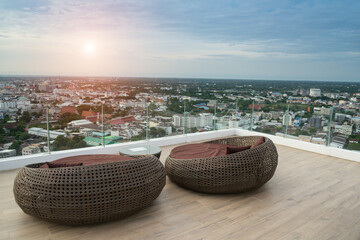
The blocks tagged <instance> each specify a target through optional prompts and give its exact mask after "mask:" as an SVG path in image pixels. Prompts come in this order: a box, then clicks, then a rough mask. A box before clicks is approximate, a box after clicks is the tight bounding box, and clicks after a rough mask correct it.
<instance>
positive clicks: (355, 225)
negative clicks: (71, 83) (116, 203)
mask: <svg viewBox="0 0 360 240" xmlns="http://www.w3.org/2000/svg"><path fill="white" fill-rule="evenodd" d="M172 147H173V146H172ZM172 147H165V148H163V153H162V157H161V160H162V162H164V160H165V158H166V156H167V155H168V154H169V151H170V150H171V148H172ZM277 148H278V151H279V166H278V169H277V171H276V172H275V176H274V177H273V178H272V179H271V180H270V181H269V182H268V183H267V184H265V185H264V186H263V187H262V188H260V189H258V190H256V191H253V192H248V193H244V194H233V195H207V194H200V193H196V192H192V191H189V190H185V189H182V188H180V187H178V186H176V185H175V184H173V183H172V182H170V181H169V180H168V179H167V184H166V186H165V188H164V190H163V192H162V193H161V195H160V196H159V198H158V199H157V200H155V201H154V203H153V204H152V205H151V206H150V207H148V208H147V209H144V210H143V211H141V212H139V213H137V214H135V215H133V216H130V217H128V218H125V219H123V220H119V221H115V222H109V223H104V224H99V225H91V226H84V227H67V226H60V225H57V224H52V223H47V222H44V221H42V220H38V219H36V218H33V217H31V216H28V215H26V214H24V213H23V212H22V210H21V209H20V208H19V207H18V206H17V205H16V203H15V201H14V198H13V193H12V186H13V179H14V178H15V175H16V173H17V171H18V170H11V171H3V172H0V193H1V194H0V226H1V228H0V239H36V240H39V239H66V240H71V239H74V240H81V239H84V240H85V239H86V240H89V239H106V240H110V239H166V240H168V239H181V240H183V239H264V240H269V239H270V240H271V239H276V240H278V239H279V240H286V239H311V240H313V239H340V240H341V239H351V240H359V239H360V164H359V163H355V162H351V161H346V160H342V159H338V158H333V157H328V156H324V155H319V154H314V153H310V152H306V151H301V150H297V149H293V148H288V147H283V146H277Z"/></svg>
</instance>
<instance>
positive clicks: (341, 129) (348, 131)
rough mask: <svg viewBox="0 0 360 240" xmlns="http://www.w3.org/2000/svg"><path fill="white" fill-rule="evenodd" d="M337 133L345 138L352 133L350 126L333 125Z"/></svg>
mask: <svg viewBox="0 0 360 240" xmlns="http://www.w3.org/2000/svg"><path fill="white" fill-rule="evenodd" d="M334 132H337V133H341V134H344V135H346V136H349V135H351V133H352V126H351V125H346V124H344V125H335V131H334Z"/></svg>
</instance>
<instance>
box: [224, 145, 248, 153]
mask: <svg viewBox="0 0 360 240" xmlns="http://www.w3.org/2000/svg"><path fill="white" fill-rule="evenodd" d="M250 147H251V145H249V146H242V147H239V146H231V145H228V146H227V154H232V153H237V152H241V151H244V150H247V149H250Z"/></svg>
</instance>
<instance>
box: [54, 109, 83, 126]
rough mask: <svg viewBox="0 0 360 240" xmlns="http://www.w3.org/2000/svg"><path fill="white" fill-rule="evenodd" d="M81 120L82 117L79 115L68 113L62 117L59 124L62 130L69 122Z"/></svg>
mask: <svg viewBox="0 0 360 240" xmlns="http://www.w3.org/2000/svg"><path fill="white" fill-rule="evenodd" d="M79 119H81V117H80V116H79V115H78V114H75V113H68V112H67V113H64V114H62V115H61V116H60V118H59V121H58V123H59V124H60V126H61V128H65V127H66V126H67V124H68V123H69V122H71V121H74V120H79Z"/></svg>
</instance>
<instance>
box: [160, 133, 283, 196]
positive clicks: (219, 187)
mask: <svg viewBox="0 0 360 240" xmlns="http://www.w3.org/2000/svg"><path fill="white" fill-rule="evenodd" d="M261 137H262V136H247V137H231V138H225V139H219V140H215V141H209V142H206V143H216V144H226V145H235V146H248V145H252V144H253V143H255V142H256V141H257V140H258V139H259V138H261ZM277 163H278V153H277V150H276V147H275V145H274V144H273V142H272V141H271V140H270V139H268V138H265V142H264V143H263V144H261V145H259V146H257V147H255V148H252V149H248V150H244V151H241V152H237V153H232V154H227V155H224V156H217V157H210V158H195V159H175V158H171V157H170V156H169V157H168V158H167V159H166V162H165V171H166V173H167V175H168V176H169V178H170V179H171V180H172V181H173V182H175V183H177V184H178V185H180V186H182V187H185V188H188V189H191V190H194V191H197V192H204V193H237V192H242V191H248V190H252V189H255V188H258V187H261V186H262V185H264V184H265V183H266V182H267V181H269V180H270V179H271V178H272V176H273V175H274V173H275V170H276V167H277Z"/></svg>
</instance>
